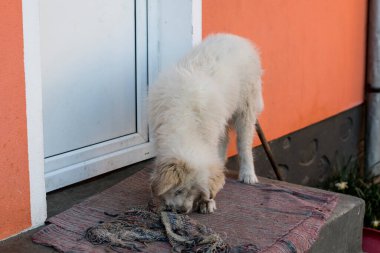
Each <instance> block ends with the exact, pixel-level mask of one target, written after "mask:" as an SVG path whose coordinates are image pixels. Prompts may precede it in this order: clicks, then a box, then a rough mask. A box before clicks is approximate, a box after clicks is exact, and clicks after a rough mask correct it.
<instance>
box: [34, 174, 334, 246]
mask: <svg viewBox="0 0 380 253" xmlns="http://www.w3.org/2000/svg"><path fill="white" fill-rule="evenodd" d="M148 180H149V174H148V172H147V171H140V172H138V173H136V174H135V175H133V176H131V177H129V178H127V179H125V180H124V181H122V182H120V183H119V184H117V185H115V186H113V187H111V188H109V189H108V190H106V191H104V192H102V193H100V194H97V195H95V196H92V197H90V198H89V199H87V200H85V201H83V202H82V203H80V204H77V205H75V206H73V207H72V208H70V209H68V210H66V211H65V212H63V213H61V214H58V215H56V216H53V217H51V218H49V219H48V220H47V226H45V227H44V228H42V229H41V230H40V231H38V232H37V233H36V234H34V236H33V241H34V242H35V243H39V244H43V245H46V246H51V247H54V248H55V249H56V250H58V251H60V252H71V253H74V252H91V253H104V252H135V251H136V250H137V249H136V248H133V247H127V248H126V247H117V245H111V244H109V243H108V244H107V243H105V244H97V243H95V244H92V243H91V242H89V241H88V240H87V239H88V238H87V239H86V236H85V235H86V232H87V231H88V230H89V229H90V228H92V227H96V226H99V224H104V223H112V222H113V221H115V219H117V217H120V216H119V214H125V213H126V212H128V210H131V208H135V207H139V208H141V207H144V206H147V203H148V202H149V199H150V191H149V183H148ZM336 201H337V196H336V195H335V194H334V193H329V192H325V191H321V190H317V189H311V188H304V187H301V186H297V185H292V184H287V183H283V182H275V181H271V180H266V179H261V182H260V183H259V184H256V185H252V186H251V185H245V184H242V183H239V182H237V181H235V180H232V179H228V180H227V182H226V185H225V187H224V188H223V190H222V191H221V192H219V194H218V195H217V198H216V203H217V208H218V209H217V210H216V212H215V213H213V214H207V215H205V214H197V213H194V214H191V215H190V217H189V221H190V222H194V224H201V225H202V226H205V228H207V229H210V231H213V233H216V234H217V235H218V236H219V237H220V238H221V239H222V241H223V243H224V244H226V245H229V246H230V247H231V249H232V250H233V252H284V253H287V252H290V253H292V252H305V251H307V250H308V249H309V248H310V246H311V245H312V244H313V242H314V241H315V240H316V239H317V237H318V232H319V230H320V229H321V227H322V226H323V224H324V223H325V222H326V220H327V218H328V217H329V216H330V214H331V212H332V210H333V208H334V207H335V205H336ZM113 214H117V215H113ZM246 245H249V248H247V247H245V246H246ZM236 249H239V251H236ZM138 250H140V251H143V252H163V253H164V252H171V251H172V247H171V244H170V243H169V242H168V241H167V240H165V238H164V236H163V237H162V238H161V237H160V240H156V241H154V240H153V241H152V242H148V243H144V244H143V246H142V247H141V245H139V247H138ZM214 252H215V251H214ZM226 252H228V249H227V251H226Z"/></svg>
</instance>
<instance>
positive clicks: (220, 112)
mask: <svg viewBox="0 0 380 253" xmlns="http://www.w3.org/2000/svg"><path fill="white" fill-rule="evenodd" d="M261 74H262V70H261V66H260V60H259V56H258V53H257V51H256V49H255V47H254V46H253V45H252V44H251V43H250V42H249V41H248V40H246V39H244V38H241V37H239V36H235V35H230V34H216V35H211V36H209V37H207V38H206V39H205V40H204V41H203V42H202V43H201V44H199V45H198V46H196V47H195V48H194V49H193V50H192V51H191V52H190V53H189V54H188V55H186V56H185V57H184V58H183V59H182V60H181V61H179V62H178V63H177V65H175V66H174V67H173V68H171V69H169V70H167V71H166V72H164V73H162V74H161V75H160V77H159V78H158V80H157V82H156V83H155V84H154V85H153V86H152V87H151V89H150V94H149V104H150V119H151V122H150V124H151V127H152V129H153V132H154V133H155V139H156V141H157V144H158V145H159V146H158V148H160V149H161V151H160V152H164V150H163V148H165V147H164V146H162V145H160V144H161V143H165V146H167V147H170V150H176V147H179V149H178V150H183V145H184V143H187V144H188V143H193V142H194V141H202V139H203V140H204V139H207V140H208V142H209V144H210V145H212V146H215V145H217V142H218V138H219V135H220V134H221V132H223V131H224V130H225V126H226V124H227V121H228V120H229V119H230V118H231V117H232V115H233V114H234V112H236V111H238V110H239V107H240V106H241V105H242V104H246V103H244V102H243V101H247V100H254V101H255V103H256V104H257V105H256V106H255V109H254V110H255V111H256V112H257V113H259V112H260V111H261V110H262V104H263V103H262V98H261ZM173 135H177V137H176V138H175V140H171V141H170V139H171V138H173V137H170V136H173ZM167 138H169V140H168V139H167ZM162 139H166V140H164V141H162ZM168 141H169V142H171V143H170V145H167V144H168ZM205 144H206V145H207V144H208V143H205Z"/></svg>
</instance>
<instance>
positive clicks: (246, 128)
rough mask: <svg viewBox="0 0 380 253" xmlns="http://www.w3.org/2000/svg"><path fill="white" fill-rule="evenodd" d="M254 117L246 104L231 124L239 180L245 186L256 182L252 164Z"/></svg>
mask: <svg viewBox="0 0 380 253" xmlns="http://www.w3.org/2000/svg"><path fill="white" fill-rule="evenodd" d="M255 123H256V115H255V113H254V110H253V108H252V107H251V106H250V105H249V103H248V102H247V103H246V105H245V108H243V109H242V110H240V111H238V112H236V113H235V115H234V119H233V124H234V128H235V130H236V133H237V149H238V155H239V161H240V168H239V180H240V181H242V182H243V183H246V184H254V183H257V182H258V179H257V176H256V173H255V167H254V164H253V155H252V141H253V135H254V133H255V129H254V125H255Z"/></svg>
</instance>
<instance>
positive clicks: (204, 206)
mask: <svg viewBox="0 0 380 253" xmlns="http://www.w3.org/2000/svg"><path fill="white" fill-rule="evenodd" d="M215 210H216V204H215V200H213V199H209V200H204V201H202V202H201V203H200V204H199V212H200V213H203V214H207V213H213V212H214V211H215Z"/></svg>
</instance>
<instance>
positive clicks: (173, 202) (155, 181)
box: [151, 160, 210, 213]
mask: <svg viewBox="0 0 380 253" xmlns="http://www.w3.org/2000/svg"><path fill="white" fill-rule="evenodd" d="M151 189H152V193H153V195H154V196H155V197H158V198H159V199H160V200H161V202H162V204H164V205H165V207H166V209H167V210H171V211H176V212H181V213H189V212H191V211H192V210H195V209H197V208H198V207H197V205H198V201H199V200H200V199H202V198H203V199H205V198H206V199H209V198H210V197H209V196H210V192H209V188H208V182H207V175H200V172H199V171H196V170H194V169H192V168H190V167H189V166H188V165H187V164H186V163H185V162H182V161H178V160H171V161H170V162H165V163H161V164H158V165H157V168H156V169H155V171H154V172H153V174H152V177H151Z"/></svg>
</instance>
